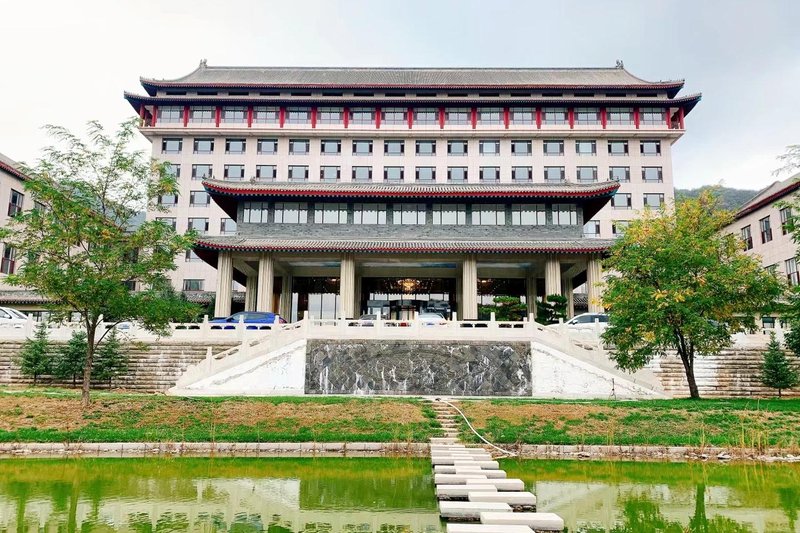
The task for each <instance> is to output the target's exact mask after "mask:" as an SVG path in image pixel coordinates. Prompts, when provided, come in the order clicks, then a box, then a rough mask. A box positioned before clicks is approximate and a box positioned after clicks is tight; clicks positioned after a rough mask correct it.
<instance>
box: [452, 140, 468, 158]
mask: <svg viewBox="0 0 800 533" xmlns="http://www.w3.org/2000/svg"><path fill="white" fill-rule="evenodd" d="M467 152H468V145H467V141H447V155H467Z"/></svg>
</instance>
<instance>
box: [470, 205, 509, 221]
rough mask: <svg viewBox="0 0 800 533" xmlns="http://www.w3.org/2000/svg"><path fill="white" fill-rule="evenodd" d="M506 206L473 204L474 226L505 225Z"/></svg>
mask: <svg viewBox="0 0 800 533" xmlns="http://www.w3.org/2000/svg"><path fill="white" fill-rule="evenodd" d="M505 223H506V206H504V205H503V204H472V225H473V226H504V225H505Z"/></svg>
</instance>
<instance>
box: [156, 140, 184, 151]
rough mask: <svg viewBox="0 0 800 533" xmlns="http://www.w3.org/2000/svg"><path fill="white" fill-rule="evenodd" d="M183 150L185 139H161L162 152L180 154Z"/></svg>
mask: <svg viewBox="0 0 800 533" xmlns="http://www.w3.org/2000/svg"><path fill="white" fill-rule="evenodd" d="M181 150H183V139H174V138H168V137H165V138H163V139H161V153H162V154H179V153H181Z"/></svg>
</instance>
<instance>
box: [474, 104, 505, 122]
mask: <svg viewBox="0 0 800 533" xmlns="http://www.w3.org/2000/svg"><path fill="white" fill-rule="evenodd" d="M502 123H503V110H502V109H500V108H499V107H484V108H480V109H478V124H481V125H491V124H502Z"/></svg>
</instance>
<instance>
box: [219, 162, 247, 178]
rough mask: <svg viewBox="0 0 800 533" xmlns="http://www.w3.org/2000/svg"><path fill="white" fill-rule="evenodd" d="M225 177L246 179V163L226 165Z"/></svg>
mask: <svg viewBox="0 0 800 533" xmlns="http://www.w3.org/2000/svg"><path fill="white" fill-rule="evenodd" d="M224 171H225V179H226V180H233V181H239V180H243V179H244V165H225V170H224Z"/></svg>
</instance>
